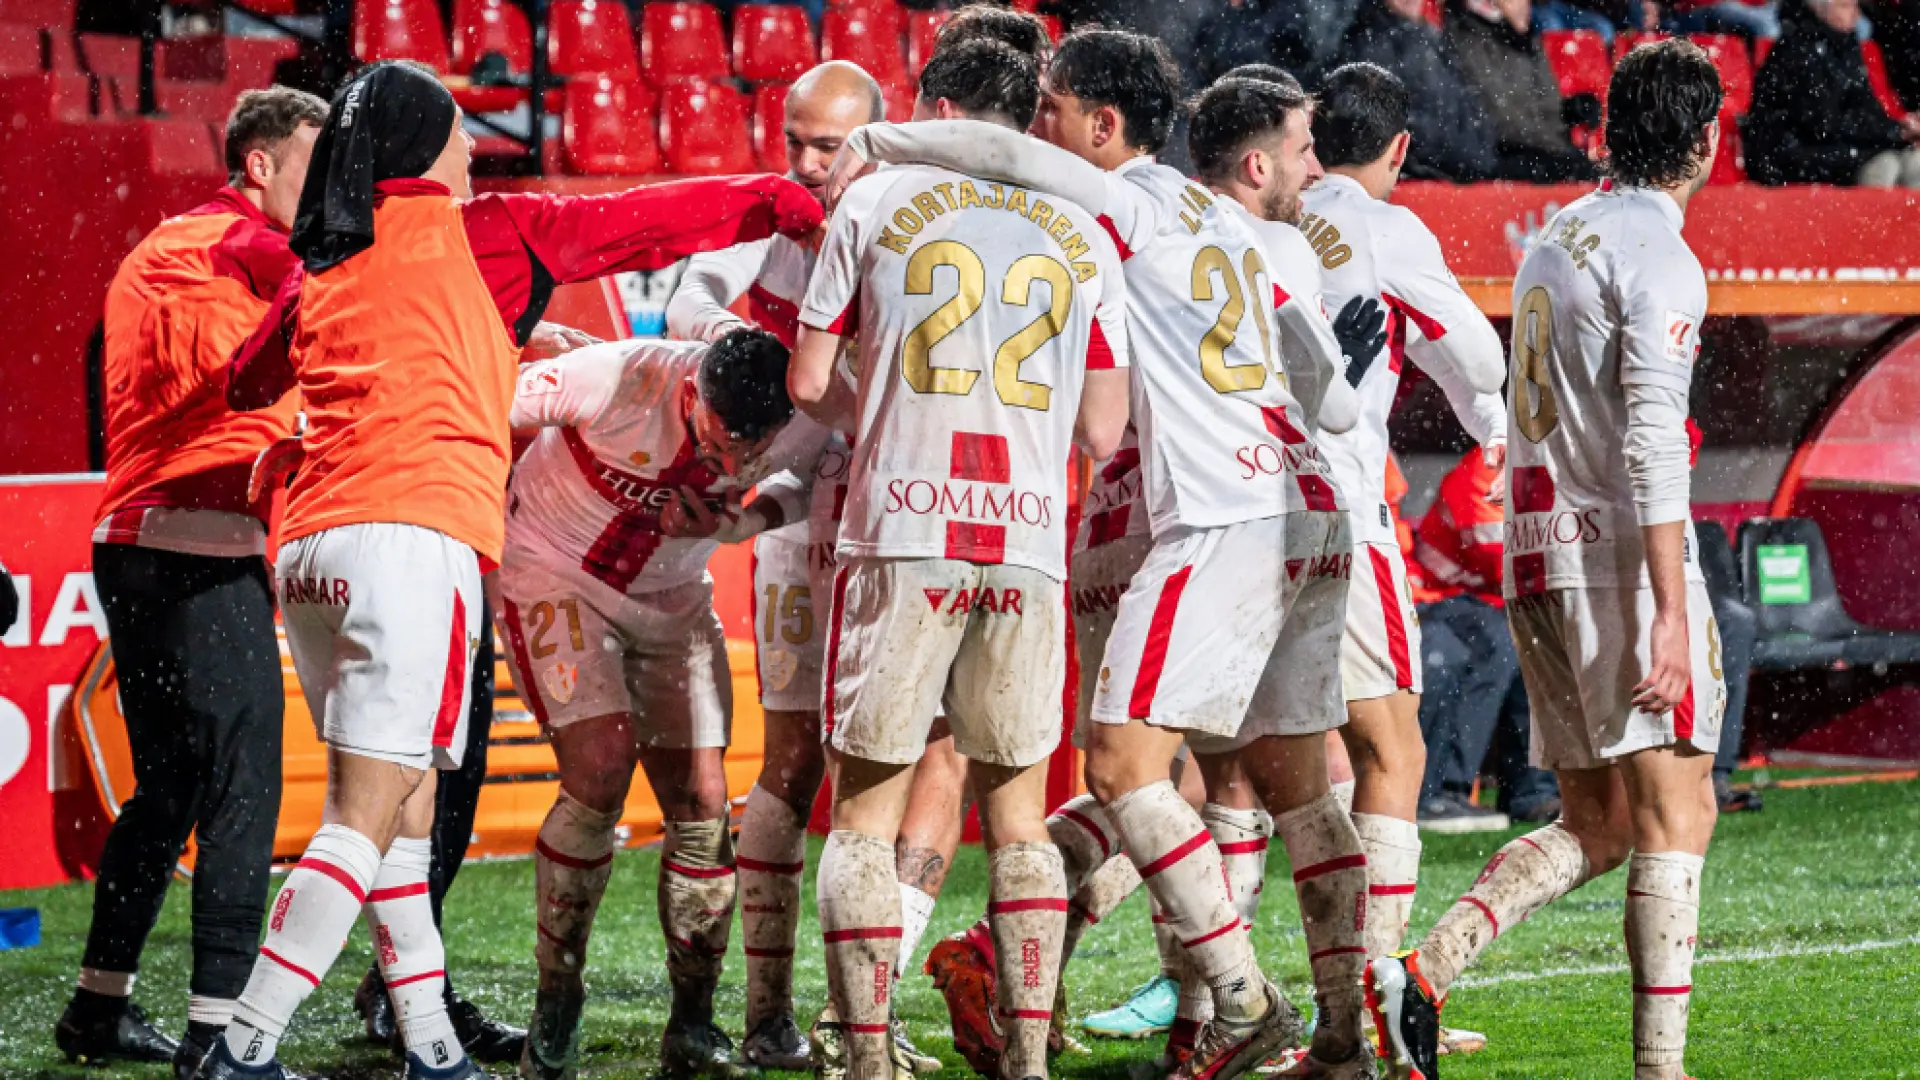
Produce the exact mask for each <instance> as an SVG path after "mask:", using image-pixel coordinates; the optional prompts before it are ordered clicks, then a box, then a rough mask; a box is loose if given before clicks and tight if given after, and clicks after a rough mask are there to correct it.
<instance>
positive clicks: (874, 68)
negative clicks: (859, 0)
mask: <svg viewBox="0 0 1920 1080" xmlns="http://www.w3.org/2000/svg"><path fill="white" fill-rule="evenodd" d="M897 18H898V15H897V14H888V15H878V14H875V13H873V12H870V11H866V10H850V9H846V8H832V9H830V10H828V12H827V14H826V16H825V17H824V18H823V19H822V20H821V23H820V56H821V58H822V59H825V60H846V61H848V62H850V63H854V64H858V65H860V66H861V67H862V68H864V69H866V72H867V74H869V75H872V76H873V77H874V78H876V79H879V80H880V81H881V82H886V81H888V80H889V79H896V80H897V79H903V78H905V77H906V74H907V69H906V65H905V64H903V63H901V56H900V24H899V23H898V22H896V21H894V20H895V19H897Z"/></svg>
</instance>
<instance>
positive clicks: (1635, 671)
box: [1367, 41, 1726, 1080]
mask: <svg viewBox="0 0 1920 1080" xmlns="http://www.w3.org/2000/svg"><path fill="white" fill-rule="evenodd" d="M1720 97H1721V88H1720V79H1719V76H1718V75H1716V74H1715V73H1714V67H1713V62H1712V61H1711V60H1709V59H1708V58H1707V55H1706V54H1705V53H1703V52H1701V51H1700V49H1699V48H1698V47H1697V46H1694V45H1692V44H1689V43H1687V42H1684V41H1663V42H1659V43H1657V44H1654V45H1643V46H1641V47H1640V48H1638V49H1635V50H1634V51H1633V52H1631V53H1629V54H1628V55H1627V57H1626V58H1625V59H1623V60H1622V61H1620V66H1619V67H1618V68H1616V69H1615V70H1614V73H1613V84H1612V87H1611V89H1610V91H1609V93H1608V97H1607V101H1608V111H1607V132H1606V136H1607V140H1606V141H1607V149H1608V153H1609V163H1608V168H1609V172H1610V173H1611V179H1609V180H1607V181H1606V182H1604V183H1603V184H1602V185H1601V187H1600V190H1598V191H1596V192H1594V193H1593V194H1591V195H1588V196H1586V197H1585V198H1582V199H1580V200H1579V201H1578V202H1575V203H1574V204H1573V205H1571V206H1569V207H1567V208H1566V209H1564V210H1562V211H1560V213H1559V214H1557V215H1555V216H1554V218H1553V220H1552V221H1550V222H1548V224H1547V228H1546V231H1545V232H1544V233H1542V234H1541V239H1540V242H1539V243H1537V244H1536V245H1535V246H1534V247H1533V249H1532V250H1531V251H1529V252H1528V253H1527V255H1526V258H1525V259H1524V260H1522V262H1521V264H1520V271H1519V274H1518V275H1517V276H1516V277H1515V278H1514V283H1513V295H1514V305H1513V310H1514V318H1513V347H1512V352H1513V367H1512V382H1511V384H1510V389H1509V391H1508V392H1509V394H1510V400H1511V408H1512V416H1511V423H1512V427H1513V430H1514V432H1516V433H1517V434H1518V435H1519V438H1518V439H1517V440H1515V441H1514V443H1513V444H1512V446H1511V447H1510V448H1509V453H1508V457H1507V508H1506V529H1507V542H1506V554H1505V558H1506V559H1507V568H1506V579H1505V580H1506V584H1505V586H1504V588H1505V592H1506V596H1507V622H1508V623H1509V624H1510V625H1511V626H1512V628H1513V637H1514V644H1515V646H1516V647H1517V648H1518V650H1519V653H1520V672H1521V675H1522V677H1523V678H1524V679H1525V680H1526V684H1527V699H1528V700H1529V701H1530V702H1532V705H1533V725H1534V731H1535V733H1536V734H1535V738H1534V757H1535V760H1536V762H1537V763H1538V764H1540V765H1542V766H1544V767H1546V768H1550V769H1552V770H1554V772H1555V774H1556V775H1557V776H1558V777H1559V779H1560V791H1561V798H1562V800H1563V802H1564V805H1565V812H1564V813H1563V814H1562V815H1561V818H1560V820H1559V821H1557V822H1555V823H1553V824H1552V825H1549V826H1547V827H1546V828H1544V829H1539V830H1536V831H1534V832H1532V833H1529V834H1528V835H1526V836H1523V837H1521V838H1520V839H1518V840H1515V841H1514V842H1512V843H1510V844H1508V845H1507V846H1506V847H1504V848H1501V849H1500V852H1499V854H1497V855H1495V856H1494V857H1493V859H1492V861H1490V862H1488V863H1487V868H1486V869H1485V870H1483V871H1481V874H1480V878H1479V880H1478V882H1477V883H1475V885H1474V887H1473V888H1472V889H1471V890H1469V891H1468V892H1467V894H1466V895H1465V896H1463V897H1461V898H1460V900H1459V901H1458V902H1457V903H1455V904H1454V905H1453V907H1452V908H1451V909H1450V910H1449V911H1448V912H1447V913H1446V915H1444V916H1442V917H1441V919H1440V922H1439V924H1438V925H1436V926H1435V927H1434V928H1433V931H1432V932H1431V933H1429V934H1428V935H1427V936H1426V939H1425V940H1423V941H1422V942H1421V943H1420V947H1419V948H1417V949H1415V950H1413V951H1412V952H1410V953H1406V954H1403V955H1398V956H1394V957H1391V958H1385V959H1379V960H1375V961H1374V962H1373V964H1372V965H1371V966H1370V967H1369V969H1368V974H1367V988H1368V1000H1369V1001H1370V1002H1371V1003H1372V1006H1373V1008H1374V1014H1375V1016H1376V1018H1377V1019H1378V1021H1379V1025H1380V1033H1381V1054H1382V1055H1383V1056H1385V1057H1387V1058H1388V1059H1389V1060H1390V1061H1391V1062H1392V1069H1393V1074H1394V1075H1395V1076H1401V1077H1419V1078H1424V1080H1435V1077H1436V1076H1437V1075H1438V1073H1437V1071H1436V1068H1435V1064H1434V1058H1435V1050H1436V1046H1435V1042H1436V1035H1437V1032H1438V1029H1439V1014H1440V1006H1441V1004H1442V1003H1444V1002H1445V1001H1446V996H1447V991H1448V989H1449V988H1450V987H1451V986H1452V985H1453V982H1454V980H1455V979H1456V978H1458V977H1459V975H1460V972H1461V971H1463V970H1464V969H1465V968H1466V967H1467V965H1469V964H1471V963H1472V962H1473V959H1474V957H1476V956H1478V955H1479V954H1480V951H1481V950H1482V949H1484V948H1486V947H1487V946H1488V945H1489V944H1491V943H1492V941H1493V940H1494V938H1496V937H1498V936H1499V935H1500V934H1501V933H1503V932H1505V931H1506V930H1509V929H1511V928H1512V927H1513V926H1514V925H1515V924H1516V923H1518V922H1520V921H1521V920H1523V919H1525V918H1526V917H1527V916H1529V915H1531V914H1533V913H1534V912H1536V911H1538V910H1540V908H1541V907H1543V906H1545V905H1546V904H1548V903H1551V902H1552V901H1554V900H1556V899H1558V898H1559V897H1561V896H1564V895H1566V894H1567V893H1569V892H1571V891H1573V890H1574V889H1576V888H1578V887H1579V886H1580V885H1581V884H1582V883H1583V882H1586V881H1588V880H1589V879H1591V878H1594V877H1597V876H1599V875H1601V874H1604V873H1606V872H1607V871H1609V870H1612V869H1613V868H1614V867H1616V866H1618V865H1620V864H1621V863H1622V862H1626V863H1627V864H1628V868H1627V918H1626V935H1627V958H1628V963H1629V966H1630V967H1631V968H1632V971H1633V1075H1634V1076H1635V1078H1636V1080H1680V1078H1681V1077H1683V1076H1684V1075H1685V1069H1684V1068H1683V1066H1682V1058H1683V1056H1684V1052H1685V1049H1686V1038H1687V1004H1688V1001H1689V998H1690V996H1691V991H1692V989H1693V987H1692V971H1693V951H1694V940H1695V936H1696V934H1697V932H1698V927H1699V921H1700V872H1701V867H1702V863H1703V862H1704V859H1705V856H1706V852H1707V842H1708V841H1709V840H1710V839H1711V838H1712V836H1713V825H1714V818H1715V816H1716V809H1715V803H1714V798H1713V785H1712V781H1711V779H1710V772H1711V769H1712V767H1713V755H1714V751H1715V749H1716V748H1717V746H1718V744H1719V741H1720V720H1721V715H1722V713H1723V712H1724V711H1725V708H1726V690H1725V684H1724V683H1723V682H1722V679H1721V670H1720V642H1719V636H1718V632H1717V628H1716V627H1715V625H1714V622H1713V615H1712V609H1711V608H1710V607H1709V605H1708V603H1707V590H1706V585H1705V584H1704V583H1703V579H1702V577H1701V573H1700V565H1699V561H1698V558H1697V557H1696V554H1695V553H1696V552H1697V551H1698V550H1699V543H1700V542H1699V540H1698V539H1697V538H1695V536H1694V534H1693V525H1692V523H1691V521H1690V520H1689V488H1688V485H1689V478H1688V473H1687V455H1688V442H1687V430H1686V424H1687V398H1688V390H1689V387H1690V385H1691V383H1692V379H1693V364H1694V360H1695V358H1696V357H1697V356H1698V355H1699V351H1700V322H1701V319H1702V318H1704V317H1705V315H1706V312H1707V283H1706V277H1705V275H1704V274H1702V273H1701V270H1700V262H1699V260H1698V259H1696V258H1695V257H1694V255H1693V252H1692V251H1691V250H1690V249H1689V248H1688V247H1687V242H1686V240H1685V239H1684V238H1682V236H1681V235H1680V227H1681V224H1682V222H1683V221H1684V220H1685V212H1686V206H1687V202H1688V200H1689V199H1690V198H1691V197H1692V196H1693V194H1694V192H1696V191H1698V190H1699V189H1700V186H1701V185H1702V184H1704V183H1706V179H1707V171H1708V167H1709V166H1710V165H1711V164H1712V162H1713V155H1714V151H1715V150H1716V149H1717V148H1718V146H1719V142H1720V129H1719V126H1718V125H1717V123H1716V122H1715V121H1716V117H1717V116H1718V115H1719V110H1720Z"/></svg>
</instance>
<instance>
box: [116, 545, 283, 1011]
mask: <svg viewBox="0 0 1920 1080" xmlns="http://www.w3.org/2000/svg"><path fill="white" fill-rule="evenodd" d="M93 574H94V581H95V583H96V584H97V586H98V587H99V590H100V600H101V603H102V605H103V606H104V607H105V608H106V616H107V627H108V630H109V632H110V634H111V635H112V643H113V660H114V670H115V672H116V674H117V677H118V679H119V683H120V703H121V710H122V712H123V713H124V714H125V717H126V723H127V740H128V742H129V744H130V745H131V748H132V753H133V771H134V778H135V787H134V791H133V795H132V796H131V797H130V798H129V799H127V801H126V803H125V804H124V805H122V806H121V808H120V817H119V819H118V820H116V821H115V822H114V824H113V829H112V831H111V832H109V833H108V834H107V843H106V848H105V850H104V851H103V852H102V853H101V856H100V880H99V881H98V882H97V883H96V885H95V887H94V892H93V924H92V926H91V927H90V928H89V930H88V932H87V947H86V953H85V956H84V959H83V960H82V963H84V964H85V965H86V966H87V967H90V968H96V969H100V970H104V971H124V972H132V971H137V970H138V969H139V966H140V952H141V949H142V948H143V947H144V946H145V945H146V942H147V935H148V934H149V933H150V932H151V931H152V930H153V924H154V921H155V920H156V919H157V918H159V915H160V906H161V904H162V903H163V902H164V901H165V900H166V894H167V882H168V880H169V878H170V877H171V876H172V873H173V869H174V863H175V860H176V859H178V858H179V857H180V851H181V848H182V847H183V846H184V845H185V844H186V841H187V837H188V835H189V834H192V833H195V832H196V830H197V833H198V843H199V853H198V855H197V857H196V861H195V864H194V874H193V975H192V979H191V983H190V985H191V988H192V991H193V993H195V994H199V995H202V996H205V997H213V998H229V999H230V998H237V997H239V996H240V991H241V990H242V989H243V988H245V986H246V983H247V976H248V974H249V973H250V972H251V971H252V970H253V962H254V958H255V954H256V953H257V951H258V949H259V944H260V919H261V915H262V912H263V910H264V909H265V907H266V901H267V886H268V871H269V870H270V869H271V867H272V864H273V832H274V825H275V823H276V822H277V821H278V820H279V817H280V745H281V738H280V737H281V724H282V721H283V718H284V713H285V698H284V696H283V691H282V684H281V677H280V648H279V646H278V644H277V643H276V642H275V640H274V632H273V590H272V587H271V585H270V584H269V582H268V579H267V568H266V563H265V561H264V560H262V559H260V558H257V557H255V558H240V559H234V558H213V557H208V556H201V555H181V554H178V553H175V552H171V551H159V550H155V549H152V548H141V547H133V546H130V545H127V544H95V545H94V548H93Z"/></svg>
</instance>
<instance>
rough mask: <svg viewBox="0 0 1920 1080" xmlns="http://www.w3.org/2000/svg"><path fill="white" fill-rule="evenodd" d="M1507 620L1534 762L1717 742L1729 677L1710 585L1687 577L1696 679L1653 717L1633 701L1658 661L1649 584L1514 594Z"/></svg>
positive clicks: (1706, 746) (1590, 759) (1709, 746)
mask: <svg viewBox="0 0 1920 1080" xmlns="http://www.w3.org/2000/svg"><path fill="white" fill-rule="evenodd" d="M1507 625H1508V626H1509V627H1511V628H1512V630H1513V642H1514V646H1515V647H1516V648H1517V649H1518V650H1519V653H1520V674H1521V677H1522V678H1524V679H1525V680H1526V684H1527V702H1528V704H1529V705H1530V706H1531V708H1532V712H1533V751H1532V753H1533V760H1534V763H1535V764H1536V765H1538V766H1540V767H1541V768H1543V769H1598V768H1602V767H1605V766H1607V765H1611V764H1612V763H1613V762H1614V761H1615V760H1617V759H1619V758H1622V757H1625V756H1626V755H1628V754H1631V753H1634V752H1636V751H1640V750H1646V749H1649V748H1651V747H1658V746H1675V745H1679V744H1682V743H1684V744H1686V745H1687V746H1690V747H1692V748H1693V749H1695V750H1698V751H1699V752H1701V753H1703V754H1712V753H1714V752H1715V751H1716V750H1718V749H1719V747H1720V722H1721V719H1722V718H1723V717H1724V716H1725V714H1726V711H1727V684H1726V678H1725V674H1724V671H1723V669H1722V667H1721V660H1720V627H1719V624H1718V623H1716V622H1714V618H1713V605H1712V604H1711V603H1710V602H1709V601H1708V599H1707V587H1706V586H1705V585H1704V584H1702V583H1700V582H1697V581H1695V582H1689V583H1688V584H1687V642H1688V646H1689V648H1690V650H1691V652H1692V654H1693V684H1692V686H1691V687H1690V688H1689V690H1688V693H1687V697H1686V698H1685V699H1684V700H1682V701H1681V703H1680V704H1679V706H1677V707H1676V708H1674V709H1672V710H1670V711H1668V712H1667V713H1665V714H1663V715H1659V716H1655V715H1653V714H1651V713H1645V712H1642V711H1640V710H1639V709H1636V708H1634V707H1633V704H1632V702H1633V696H1634V695H1633V688H1634V687H1635V686H1637V685H1639V683H1640V681H1641V680H1642V679H1644V678H1645V677H1646V674H1647V669H1648V666H1649V665H1650V663H1651V660H1650V650H1649V646H1648V642H1649V639H1650V637H1651V633H1652V629H1653V590H1652V589H1617V588H1591V589H1552V590H1549V591H1547V592H1544V593H1540V594H1537V595H1533V596H1522V597H1516V598H1514V599H1511V600H1508V601H1507Z"/></svg>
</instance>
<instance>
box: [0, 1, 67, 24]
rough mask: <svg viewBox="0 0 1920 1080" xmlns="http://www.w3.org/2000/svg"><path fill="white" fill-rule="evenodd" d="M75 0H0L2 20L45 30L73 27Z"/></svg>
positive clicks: (0, 17) (0, 18) (0, 19)
mask: <svg viewBox="0 0 1920 1080" xmlns="http://www.w3.org/2000/svg"><path fill="white" fill-rule="evenodd" d="M74 4H75V0H0V22H4V23H14V24H16V25H20V26H31V27H35V28H37V29H44V30H71V29H73V8H74Z"/></svg>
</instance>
